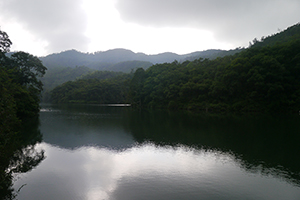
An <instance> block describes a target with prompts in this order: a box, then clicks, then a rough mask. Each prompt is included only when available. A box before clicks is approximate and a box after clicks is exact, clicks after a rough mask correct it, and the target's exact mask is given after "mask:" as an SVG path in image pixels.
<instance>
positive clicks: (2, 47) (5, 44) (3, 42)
mask: <svg viewBox="0 0 300 200" xmlns="http://www.w3.org/2000/svg"><path fill="white" fill-rule="evenodd" d="M11 45H12V42H11V41H10V39H9V37H8V35H7V33H6V32H4V31H1V30H0V52H1V53H8V52H9V50H10V46H11Z"/></svg>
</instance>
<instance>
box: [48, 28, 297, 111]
mask: <svg viewBox="0 0 300 200" xmlns="http://www.w3.org/2000/svg"><path fill="white" fill-rule="evenodd" d="M233 51H234V50H233ZM235 51H237V52H238V51H240V52H239V53H237V54H235V55H229V56H225V57H218V58H216V59H212V60H209V59H202V58H199V59H196V60H194V61H188V60H186V61H184V62H178V61H174V62H172V63H163V64H156V65H153V66H151V67H150V68H148V69H146V70H144V69H143V68H139V69H137V70H136V71H135V73H134V76H133V78H132V79H131V81H130V82H129V78H130V76H127V77H126V76H125V75H124V76H118V77H114V78H113V79H106V80H99V79H89V80H77V81H75V82H68V83H66V84H64V85H62V86H59V87H57V88H55V89H54V90H53V91H52V95H53V96H52V99H53V101H54V102H56V103H57V102H64V103H66V102H81V103H82V102H85V103H87V102H93V103H131V104H132V105H133V106H136V107H144V108H169V109H188V110H205V111H238V112H241V111H242V112H297V111H298V110H299V106H300V79H299V76H300V24H296V25H294V26H292V27H290V28H288V29H287V30H285V31H283V32H281V33H278V34H274V35H272V36H269V37H266V38H262V40H261V41H258V40H257V39H254V40H253V44H252V43H251V46H250V47H249V48H247V49H243V50H242V49H237V50H235ZM124 77H126V78H124ZM128 88H129V89H128ZM118 93H119V95H117V94H118Z"/></svg>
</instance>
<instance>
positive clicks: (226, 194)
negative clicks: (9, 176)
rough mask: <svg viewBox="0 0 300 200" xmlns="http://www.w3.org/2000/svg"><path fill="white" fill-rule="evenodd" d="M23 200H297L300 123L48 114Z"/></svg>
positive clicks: (61, 110)
mask: <svg viewBox="0 0 300 200" xmlns="http://www.w3.org/2000/svg"><path fill="white" fill-rule="evenodd" d="M40 121H41V125H40V130H41V132H42V133H43V143H41V144H38V145H36V146H35V150H36V151H39V150H41V149H44V150H45V156H46V157H47V159H45V160H44V161H43V162H42V163H41V164H40V165H39V166H38V168H36V169H35V170H33V171H31V172H30V173H27V174H24V175H22V176H21V177H20V179H19V180H18V181H17V182H16V184H15V188H18V187H20V186H22V185H23V184H27V185H26V186H25V187H24V188H22V192H21V193H20V195H19V197H20V199H112V200H114V199H122V200H123V199H125V200H126V199H298V198H299V197H300V190H299V180H300V173H299V172H300V170H299V169H300V163H299V161H298V159H297V153H298V152H299V150H300V147H299V145H297V142H298V141H299V139H300V138H299V134H298V133H299V132H300V123H299V116H287V117H283V116H280V117H275V118H274V116H224V115H223V116H217V115H216V116H214V115H191V114H187V113H178V112H177V113H168V112H163V111H156V112H135V111H132V110H131V109H130V108H115V107H103V106H102V107H100V106H85V105H81V106H77V105H76V106H75V105H67V106H66V107H65V106H51V105H49V106H46V107H44V110H42V112H41V115H40Z"/></svg>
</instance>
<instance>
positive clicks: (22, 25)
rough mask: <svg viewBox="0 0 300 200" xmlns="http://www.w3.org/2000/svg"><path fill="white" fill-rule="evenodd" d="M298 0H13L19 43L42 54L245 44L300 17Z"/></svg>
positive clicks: (14, 35)
mask: <svg viewBox="0 0 300 200" xmlns="http://www.w3.org/2000/svg"><path fill="white" fill-rule="evenodd" d="M299 9H300V1H297V0H272V1H271V0H265V1H258V0H251V1H239V0H230V1H224V0H210V1H207V0H163V1H162V0H151V1H150V0H126V1H125V0H123V1H122V0H51V1H49V0H26V1H22V0H9V1H8V0H7V1H2V2H0V13H1V14H0V26H1V30H3V31H6V32H7V33H8V35H9V36H10V39H11V40H12V42H13V45H12V48H11V50H12V51H20V50H22V51H26V52H28V53H31V54H34V55H37V56H43V55H47V54H50V53H55V52H61V51H65V50H69V49H76V50H78V51H82V52H95V51H106V50H109V49H114V48H125V49H130V50H132V51H134V52H143V53H146V54H157V53H162V52H174V53H177V54H185V53H190V52H193V51H201V50H206V49H232V48H236V47H246V46H248V43H249V41H252V40H253V39H254V38H260V37H262V36H267V35H271V34H273V33H276V32H278V31H280V30H283V29H285V28H287V27H289V26H291V25H293V24H296V23H298V22H299V19H300V12H299Z"/></svg>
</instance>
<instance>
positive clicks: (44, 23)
mask: <svg viewBox="0 0 300 200" xmlns="http://www.w3.org/2000/svg"><path fill="white" fill-rule="evenodd" d="M81 3H82V0H51V1H50V0H26V1H24V0H9V1H3V2H2V3H1V4H0V12H1V15H2V17H3V16H4V17H3V18H5V19H6V20H7V21H9V20H11V21H13V22H18V23H20V24H21V25H22V26H23V27H24V28H25V29H26V30H28V31H29V32H31V33H32V34H34V35H35V36H36V37H37V38H39V39H41V40H45V41H47V42H48V44H49V46H48V47H47V50H48V51H49V52H58V51H62V50H66V49H71V48H74V49H81V50H87V45H88V39H87V38H86V37H85V36H84V32H85V30H86V24H87V19H86V16H85V12H84V10H83V9H82V8H81Z"/></svg>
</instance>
